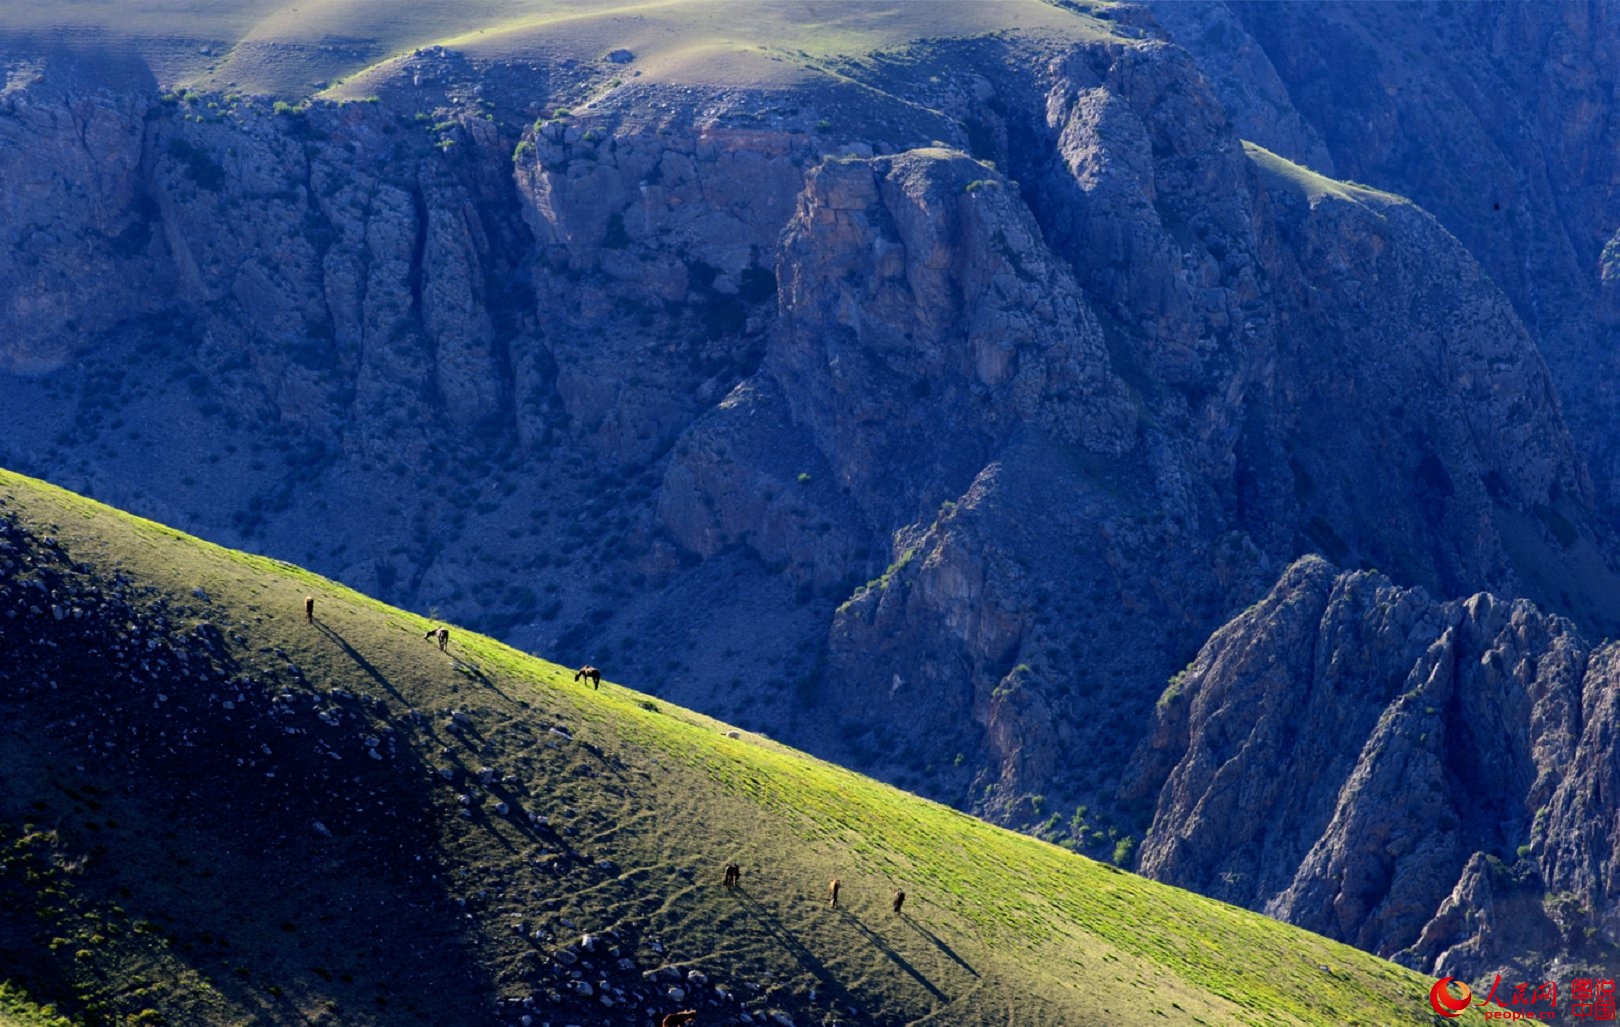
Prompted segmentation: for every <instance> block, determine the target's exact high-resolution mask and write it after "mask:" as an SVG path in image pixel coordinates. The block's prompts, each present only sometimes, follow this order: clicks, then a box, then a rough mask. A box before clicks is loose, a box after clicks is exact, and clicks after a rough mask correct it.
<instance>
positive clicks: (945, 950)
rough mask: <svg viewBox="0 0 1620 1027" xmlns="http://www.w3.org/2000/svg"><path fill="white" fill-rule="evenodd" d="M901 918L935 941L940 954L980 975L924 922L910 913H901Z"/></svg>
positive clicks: (913, 928) (919, 932) (973, 973)
mask: <svg viewBox="0 0 1620 1027" xmlns="http://www.w3.org/2000/svg"><path fill="white" fill-rule="evenodd" d="M900 919H901V921H902V922H903V923H905V925H906V926H907V927H909V928H911V929H912V930H913V931H916V932H917V933H918V934H920V935H922V936H923V937H924V938H926V939H928V940H929V941H931V942H933V944H934V948H936V949H939V951H940V954H941V955H943V956H944V957H945V958H946V959H949V960H950V961H951V962H953V963H955V964H956V965H957V966H959V967H961V968H962V969H964V970H966V971H967V972H968V973H970V974H972V975H973V976H975V977H977V976H979V971H977V970H975V969H973V967H972V965H971V964H969V963H968V961H967V960H965V959H963V958H962V957H961V956H959V955H957V954H956V950H955V949H953V948H951V947H950V946H949V945H947V944H945V942H944V941H942V940H941V939H940V938H939V936H938V935H936V934H935V933H934V932H933V931H930V930H929V929H928V928H926V927H924V926H923V925H922V924H919V923H918V922H917V921H915V920H913V919H912V918H911V914H910V913H901V914H900Z"/></svg>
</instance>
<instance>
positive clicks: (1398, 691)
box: [1136, 557, 1616, 978]
mask: <svg viewBox="0 0 1620 1027" xmlns="http://www.w3.org/2000/svg"><path fill="white" fill-rule="evenodd" d="M1615 655H1616V654H1615V649H1614V646H1613V645H1612V644H1609V643H1605V644H1603V645H1601V646H1596V647H1594V646H1592V645H1591V644H1590V643H1588V642H1586V641H1585V640H1583V639H1582V638H1581V637H1580V635H1579V634H1578V633H1577V632H1576V631H1575V629H1574V628H1573V626H1572V625H1571V624H1570V623H1569V622H1568V621H1567V620H1565V619H1563V618H1560V617H1556V616H1548V615H1546V614H1543V613H1541V612H1539V611H1538V610H1536V608H1535V607H1533V606H1532V605H1531V604H1529V603H1527V602H1524V601H1523V600H1519V601H1515V602H1505V601H1503V600H1499V599H1496V598H1494V597H1492V596H1490V595H1488V594H1483V593H1482V594H1479V595H1476V596H1474V597H1472V598H1470V599H1468V600H1465V601H1452V602H1438V601H1436V600H1433V599H1431V598H1430V597H1429V596H1428V595H1427V594H1426V593H1424V592H1423V591H1422V590H1420V589H1407V588H1400V587H1397V586H1395V585H1393V584H1391V582H1390V581H1389V579H1388V578H1386V577H1385V576H1383V575H1382V574H1379V573H1377V572H1370V571H1360V572H1354V573H1338V572H1336V571H1335V570H1334V569H1333V568H1332V567H1331V566H1329V565H1328V564H1327V563H1326V562H1324V561H1322V560H1321V559H1319V558H1314V557H1312V558H1307V559H1305V560H1301V561H1300V562H1298V563H1296V564H1295V565H1294V566H1293V567H1291V568H1289V570H1288V571H1287V572H1286V573H1285V574H1284V575H1283V577H1282V578H1281V579H1280V580H1279V581H1278V583H1277V585H1276V587H1275V588H1273V589H1272V591H1271V592H1270V593H1269V594H1268V595H1267V596H1266V597H1265V598H1264V599H1262V600H1261V601H1260V602H1259V603H1258V604H1256V605H1255V606H1254V607H1253V608H1252V609H1250V610H1248V611H1246V612H1245V613H1244V614H1242V615H1241V616H1239V617H1238V618H1236V619H1235V620H1233V621H1232V622H1231V623H1229V624H1227V625H1226V626H1225V627H1223V628H1222V629H1221V630H1220V631H1218V632H1216V633H1215V635H1214V636H1213V637H1212V638H1211V639H1210V641H1209V643H1208V644H1207V645H1206V646H1205V647H1204V648H1203V650H1202V651H1201V652H1200V653H1199V654H1198V656H1197V658H1196V659H1194V660H1193V662H1192V663H1191V664H1190V665H1189V666H1188V667H1187V668H1186V670H1185V671H1183V672H1182V673H1181V674H1178V675H1177V676H1176V678H1175V679H1173V680H1172V682H1171V684H1170V687H1169V688H1168V690H1167V691H1166V692H1165V694H1164V695H1163V696H1162V697H1161V698H1160V701H1159V709H1158V716H1157V727H1156V730H1155V732H1154V734H1153V737H1152V739H1151V740H1150V741H1149V742H1148V743H1147V744H1146V745H1144V747H1143V750H1142V752H1141V753H1140V754H1139V757H1138V760H1137V763H1136V768H1137V771H1138V773H1139V775H1140V776H1139V779H1138V780H1139V782H1141V783H1143V784H1149V785H1151V784H1152V783H1153V782H1156V781H1159V780H1163V781H1164V785H1163V787H1162V789H1159V791H1158V797H1157V806H1156V809H1155V812H1154V816H1153V824H1152V827H1151V828H1150V830H1149V832H1148V835H1147V838H1146V840H1145V841H1144V842H1143V845H1142V849H1141V864H1140V865H1141V868H1142V870H1143V872H1144V873H1147V874H1150V875H1152V876H1154V877H1157V878H1159V879H1162V880H1166V881H1170V882H1174V883H1178V884H1184V885H1186V886H1188V887H1192V888H1195V889H1197V890H1200V891H1203V892H1205V893H1207V894H1212V895H1217V896H1220V897H1223V898H1226V899H1228V900H1230V901H1233V902H1238V903H1240V904H1243V905H1248V906H1251V907H1254V908H1257V909H1263V910H1264V911H1266V912H1267V913H1270V914H1271V915H1273V916H1277V917H1279V918H1282V919H1285V920H1288V921H1289V922H1291V923H1295V924H1298V925H1300V926H1303V927H1306V928H1308V929H1310V930H1314V931H1318V932H1320V933H1322V934H1326V935H1329V936H1331V937H1335V938H1340V939H1343V940H1345V941H1348V942H1350V943H1351V944H1353V945H1357V946H1359V947H1361V948H1365V949H1368V950H1370V951H1374V952H1378V953H1380V954H1383V955H1386V956H1390V957H1393V958H1396V959H1399V960H1401V961H1403V962H1407V963H1409V964H1411V965H1413V966H1418V967H1422V968H1424V969H1426V970H1430V971H1432V972H1435V973H1444V974H1455V975H1459V976H1465V977H1469V978H1475V977H1478V976H1481V975H1484V974H1486V973H1487V972H1488V971H1490V970H1494V969H1498V968H1501V967H1503V966H1517V967H1519V968H1522V969H1524V970H1525V971H1526V972H1530V971H1532V970H1534V969H1535V968H1537V967H1540V966H1542V965H1544V964H1542V963H1540V962H1538V960H1544V959H1546V958H1548V957H1549V956H1554V955H1560V956H1562V957H1564V958H1567V959H1569V960H1571V961H1572V962H1574V963H1575V965H1577V966H1580V965H1585V966H1591V967H1597V968H1599V969H1602V968H1606V967H1612V966H1613V965H1614V960H1615V957H1616V946H1615V942H1616V935H1615V923H1614V909H1615V898H1616V893H1615V892H1614V890H1613V889H1614V880H1613V876H1612V867H1613V864H1614V846H1615V843H1616V834H1615V831H1614V823H1613V817H1612V815H1611V814H1610V811H1608V810H1607V809H1606V808H1605V806H1604V805H1603V804H1602V803H1601V802H1599V801H1597V796H1598V795H1600V794H1602V792H1603V789H1604V788H1606V787H1610V786H1612V784H1613V782H1612V781H1611V778H1612V777H1613V774H1614V764H1613V761H1612V760H1611V759H1610V758H1609V755H1611V754H1609V748H1610V743H1609V740H1608V739H1609V735H1610V734H1611V733H1612V724H1613V721H1612V719H1611V718H1612V712H1610V711H1609V706H1610V704H1612V702H1613V695H1614V692H1615V685H1616V679H1615V676H1614V669H1615ZM1606 868H1607V869H1606Z"/></svg>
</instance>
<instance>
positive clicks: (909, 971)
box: [838, 909, 950, 1002]
mask: <svg viewBox="0 0 1620 1027" xmlns="http://www.w3.org/2000/svg"><path fill="white" fill-rule="evenodd" d="M838 913H839V915H840V916H842V917H843V918H844V919H845V920H846V921H847V922H848V923H850V924H851V925H853V926H854V928H855V929H856V930H857V931H860V932H861V934H862V935H863V936H865V938H866V940H867V941H869V942H871V943H872V945H873V947H875V948H876V949H877V950H878V951H879V952H881V953H883V954H884V955H885V956H888V957H889V961H890V962H892V963H893V964H894V965H895V966H898V967H899V968H900V969H901V970H902V971H904V972H905V973H906V975H907V976H909V977H911V979H912V980H914V981H916V982H917V983H918V984H920V985H922V986H923V987H924V988H925V989H927V991H928V994H930V995H932V996H934V997H935V998H937V999H939V1000H940V1001H941V1002H949V1001H950V1000H949V999H948V998H946V997H945V993H944V992H943V991H940V990H939V989H938V988H936V987H935V986H934V982H933V981H930V980H929V979H928V978H927V977H925V976H924V975H923V972H922V971H921V970H918V969H917V968H916V967H914V966H912V965H911V964H910V963H909V962H907V961H906V958H905V957H904V956H902V955H900V953H898V952H896V951H895V950H894V946H892V945H890V944H889V940H888V939H887V938H885V937H883V935H881V934H879V933H877V932H876V931H874V930H872V929H871V928H870V927H868V926H866V925H865V924H863V923H861V921H860V918H859V917H857V916H856V915H855V914H854V913H851V912H850V911H849V910H847V909H840V910H839V911H838Z"/></svg>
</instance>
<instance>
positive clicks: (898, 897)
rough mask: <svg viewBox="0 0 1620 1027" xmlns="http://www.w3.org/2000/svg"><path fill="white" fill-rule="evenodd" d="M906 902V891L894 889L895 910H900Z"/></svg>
mask: <svg viewBox="0 0 1620 1027" xmlns="http://www.w3.org/2000/svg"><path fill="white" fill-rule="evenodd" d="M905 904H906V893H905V892H903V891H901V890H900V889H898V888H896V889H895V891H894V911H895V912H896V913H898V912H900V907H901V906H904V905H905Z"/></svg>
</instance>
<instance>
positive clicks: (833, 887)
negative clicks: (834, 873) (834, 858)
mask: <svg viewBox="0 0 1620 1027" xmlns="http://www.w3.org/2000/svg"><path fill="white" fill-rule="evenodd" d="M843 886H844V882H842V881H840V880H839V879H838V878H836V877H835V878H833V879H832V880H831V881H828V882H827V905H829V906H831V907H832V908H834V909H837V908H838V889H840V888H842V887H843Z"/></svg>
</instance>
